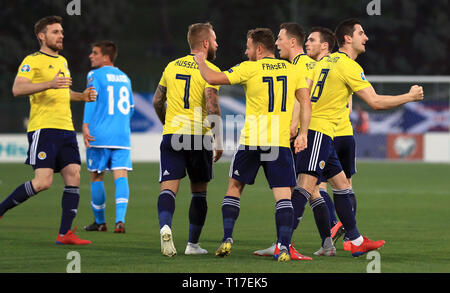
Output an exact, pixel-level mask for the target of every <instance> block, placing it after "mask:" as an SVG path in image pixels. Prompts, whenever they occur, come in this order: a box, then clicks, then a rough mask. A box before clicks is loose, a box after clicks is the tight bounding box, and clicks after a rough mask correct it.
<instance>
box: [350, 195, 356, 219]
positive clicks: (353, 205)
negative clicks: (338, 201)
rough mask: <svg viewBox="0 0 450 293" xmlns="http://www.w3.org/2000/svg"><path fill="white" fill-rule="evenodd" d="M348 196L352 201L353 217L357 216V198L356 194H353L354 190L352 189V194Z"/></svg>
mask: <svg viewBox="0 0 450 293" xmlns="http://www.w3.org/2000/svg"><path fill="white" fill-rule="evenodd" d="M348 196H349V198H350V201H351V202H352V208H353V215H355V216H356V197H355V193H354V192H353V189H350V193H349V195H348Z"/></svg>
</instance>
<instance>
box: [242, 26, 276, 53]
mask: <svg viewBox="0 0 450 293" xmlns="http://www.w3.org/2000/svg"><path fill="white" fill-rule="evenodd" d="M249 38H251V39H252V41H253V44H255V45H258V44H261V45H262V46H263V47H264V49H266V50H268V51H270V52H272V53H273V52H275V38H274V36H273V32H272V31H271V30H270V29H268V28H255V29H252V30H249V31H248V33H247V39H249Z"/></svg>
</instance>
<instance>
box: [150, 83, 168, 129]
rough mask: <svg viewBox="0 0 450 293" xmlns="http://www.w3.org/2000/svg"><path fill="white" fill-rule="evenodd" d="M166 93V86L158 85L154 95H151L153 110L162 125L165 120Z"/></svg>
mask: <svg viewBox="0 0 450 293" xmlns="http://www.w3.org/2000/svg"><path fill="white" fill-rule="evenodd" d="M166 93H167V88H166V87H164V86H162V85H158V87H157V88H156V92H155V95H154V96H153V107H154V108H155V112H156V114H157V115H158V118H159V120H161V123H162V124H163V125H164V123H165V122H166V106H165V104H164V103H165V101H166V99H167V97H166Z"/></svg>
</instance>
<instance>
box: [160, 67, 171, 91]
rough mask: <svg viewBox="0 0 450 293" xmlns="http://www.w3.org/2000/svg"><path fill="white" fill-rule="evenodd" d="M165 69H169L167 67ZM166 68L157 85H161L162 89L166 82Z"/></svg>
mask: <svg viewBox="0 0 450 293" xmlns="http://www.w3.org/2000/svg"><path fill="white" fill-rule="evenodd" d="M167 67H169V65H167ZM167 67H166V68H165V69H164V72H163V74H162V76H161V79H160V80H159V85H161V86H163V87H167V81H166V71H167Z"/></svg>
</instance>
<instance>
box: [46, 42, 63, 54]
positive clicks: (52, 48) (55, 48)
mask: <svg viewBox="0 0 450 293" xmlns="http://www.w3.org/2000/svg"><path fill="white" fill-rule="evenodd" d="M47 47H48V48H49V49H51V50H53V51H55V52H59V51H61V50H62V49H63V46H62V45H61V48H58V45H49V44H47Z"/></svg>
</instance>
